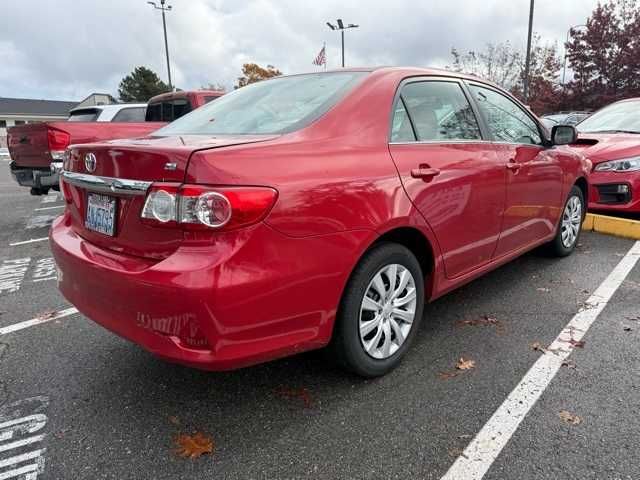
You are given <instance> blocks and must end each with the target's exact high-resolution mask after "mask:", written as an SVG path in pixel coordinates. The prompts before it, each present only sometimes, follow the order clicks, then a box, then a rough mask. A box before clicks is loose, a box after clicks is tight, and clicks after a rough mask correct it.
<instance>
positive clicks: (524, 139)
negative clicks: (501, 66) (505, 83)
mask: <svg viewBox="0 0 640 480" xmlns="http://www.w3.org/2000/svg"><path fill="white" fill-rule="evenodd" d="M470 89H471V92H472V93H473V95H474V96H475V98H476V101H477V102H478V107H479V108H480V110H481V111H482V113H483V114H484V116H485V118H486V120H487V124H488V127H489V130H490V131H491V134H492V135H493V137H494V139H495V140H496V141H499V142H507V143H525V144H532V145H541V144H542V137H541V136H540V131H539V130H538V125H537V124H536V122H534V121H533V119H532V118H531V117H530V116H529V115H527V114H526V113H525V111H524V110H523V109H522V108H520V107H519V106H518V105H517V104H516V103H515V102H513V101H512V100H510V99H508V98H507V97H505V96H504V95H501V94H500V93H498V92H495V91H493V90H490V89H488V88H484V87H479V86H477V85H470Z"/></svg>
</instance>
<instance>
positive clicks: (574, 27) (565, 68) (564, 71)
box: [562, 23, 586, 90]
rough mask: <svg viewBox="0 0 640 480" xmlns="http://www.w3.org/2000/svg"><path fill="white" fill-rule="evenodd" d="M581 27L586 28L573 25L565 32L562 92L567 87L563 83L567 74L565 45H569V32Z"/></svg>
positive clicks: (582, 25)
mask: <svg viewBox="0 0 640 480" xmlns="http://www.w3.org/2000/svg"><path fill="white" fill-rule="evenodd" d="M582 27H586V25H584V24H582V23H581V24H580V25H573V26H572V27H569V30H567V41H566V42H565V44H564V66H563V67H562V89H563V90H564V89H565V88H566V85H567V84H566V83H565V81H564V78H565V75H566V73H567V43H569V36H570V35H571V30H573V29H577V28H582Z"/></svg>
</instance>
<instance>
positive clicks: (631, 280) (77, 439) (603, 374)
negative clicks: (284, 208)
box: [0, 162, 640, 480]
mask: <svg viewBox="0 0 640 480" xmlns="http://www.w3.org/2000/svg"><path fill="white" fill-rule="evenodd" d="M61 205H62V202H61V201H60V198H59V197H58V196H57V195H55V194H52V195H49V196H46V197H32V196H29V195H28V192H27V191H26V190H24V189H20V188H18V187H17V186H16V185H14V184H13V182H12V181H11V179H10V178H9V175H8V168H7V164H6V163H5V162H0V212H1V213H0V219H1V220H0V479H8V478H12V479H13V478H19V479H35V478H38V479H187V478H188V479H191V478H194V479H195V478H202V479H204V478H225V479H235V478H278V479H293V478H307V477H308V478H372V479H373V478H375V479H378V478H380V479H388V478H399V479H405V478H426V479H439V478H442V477H443V476H445V474H446V473H447V471H448V470H449V469H450V468H451V467H452V465H453V464H454V462H456V461H458V462H462V464H464V461H465V460H469V455H468V450H465V449H466V448H467V446H468V445H469V444H470V443H472V442H473V441H474V437H476V435H478V433H479V432H484V431H487V430H486V426H487V425H491V420H490V419H491V418H492V415H493V414H494V412H496V410H497V409H499V407H501V405H503V402H505V399H507V398H508V397H509V396H510V393H511V392H512V390H514V388H515V387H516V386H517V385H519V383H520V382H521V381H522V380H523V377H525V375H527V372H528V371H529V369H530V368H531V367H532V366H533V365H534V364H536V362H537V361H538V360H539V359H540V358H542V357H544V356H547V355H556V354H557V352H556V351H552V350H553V349H552V348H551V347H549V348H547V346H549V345H550V344H551V343H552V342H553V341H554V339H556V338H557V337H558V335H559V334H560V333H561V332H562V331H563V329H564V328H565V326H567V324H569V322H570V321H572V319H573V318H575V316H576V315H580V313H579V312H584V311H589V309H590V308H592V307H593V305H591V304H590V303H589V302H587V300H588V299H589V298H590V297H591V296H592V295H593V293H594V291H596V289H597V288H598V287H599V286H600V285H601V284H602V283H603V282H604V281H605V279H607V277H608V276H609V275H610V273H611V272H612V271H613V270H614V268H616V266H617V265H618V264H619V262H621V261H626V262H627V264H628V265H629V267H630V268H629V272H628V273H627V272H625V274H624V275H618V276H617V277H616V278H617V284H616V287H617V289H614V290H615V292H613V296H612V297H611V299H610V301H609V302H608V303H607V304H606V305H604V303H602V304H601V306H602V305H604V308H603V309H602V311H601V312H600V313H599V315H597V318H595V319H592V320H593V323H592V324H590V328H588V330H586V329H584V330H585V331H580V332H578V333H576V338H581V339H580V340H579V341H575V342H573V343H571V346H572V347H573V350H572V352H571V354H570V355H569V356H568V358H566V360H563V362H562V365H561V366H560V368H559V370H558V372H557V374H556V375H555V376H553V375H552V376H551V378H550V383H549V384H548V385H547V384H544V385H543V386H542V387H540V388H539V392H538V393H541V396H540V399H539V400H538V401H537V402H536V403H535V404H534V405H533V406H532V408H531V409H530V410H528V411H527V412H526V416H523V417H522V418H520V419H519V420H518V422H519V421H520V420H521V423H519V425H516V427H517V428H516V429H515V431H514V432H513V433H512V435H509V436H508V438H506V437H505V435H504V434H503V432H499V434H498V436H500V435H502V437H503V438H502V440H501V441H502V442H503V447H504V448H502V447H501V448H500V449H499V450H498V451H497V452H495V455H493V457H495V458H493V457H492V456H491V455H489V457H486V456H485V457H484V458H482V459H479V460H475V459H472V460H473V461H476V462H478V464H482V465H483V468H484V469H485V470H486V475H485V476H484V478H487V479H496V480H497V479H638V478H640V450H639V449H638V432H640V375H639V373H640V350H639V349H638V345H639V340H640V301H639V300H638V298H639V296H640V266H639V265H638V264H635V260H637V258H635V259H633V262H631V263H629V262H630V259H631V257H633V255H631V257H630V254H628V252H629V251H630V249H631V248H632V247H634V242H633V241H630V240H623V239H618V238H613V237H607V236H601V235H598V234H585V235H583V237H582V239H581V241H580V244H579V247H578V250H577V252H576V253H575V254H574V255H572V256H570V257H568V258H565V259H561V260H557V259H550V258H546V257H545V256H543V255H541V254H540V253H538V252H533V253H531V254H528V255H526V256H524V257H522V258H520V259H518V260H517V261H515V262H513V263H511V264H509V265H507V266H505V267H503V268H501V269H499V270H497V271H495V272H493V273H491V274H489V275H487V276H485V277H483V278H481V279H479V280H477V281H475V282H473V283H471V284H469V285H467V286H466V287H463V288H461V289H459V290H457V291H455V292H453V293H451V294H449V295H447V296H446V297H444V298H442V299H440V300H438V301H436V302H435V303H433V304H431V305H428V306H427V308H426V311H425V316H426V318H425V322H424V323H423V326H422V329H421V331H420V333H419V336H418V338H417V341H416V343H415V344H414V346H413V348H412V350H411V351H410V353H409V354H408V356H407V358H406V360H405V361H404V362H403V363H402V365H401V366H400V367H399V368H398V369H397V370H396V371H394V372H393V373H391V374H390V375H387V376H386V377H384V378H381V379H377V380H373V381H365V380H362V379H360V378H357V377H354V376H351V375H348V374H345V373H344V372H342V371H340V370H336V369H335V368H333V367H332V366H331V365H330V364H329V363H328V362H327V361H326V360H325V358H324V357H323V356H322V355H321V354H320V353H313V352H312V353H308V354H303V355H299V356H297V357H292V358H288V359H285V360H280V361H276V362H272V363H269V364H265V365H260V366H256V367H252V368H248V369H244V370H239V371H236V372H227V373H206V372H200V371H196V370H190V369H187V368H184V367H180V366H175V365H171V364H167V363H165V362H163V361H160V360H158V359H156V358H154V357H153V356H151V355H150V354H148V353H146V352H145V351H143V350H142V349H140V348H139V347H137V346H135V345H133V344H130V343H128V342H127V341H125V340H122V339H120V338H118V337H116V336H114V335H112V334H111V333H109V332H107V331H105V330H103V329H102V328H101V327H98V326H97V325H94V324H93V323H92V322H90V321H88V320H87V319H86V318H84V317H82V316H81V315H79V314H73V315H67V316H64V317H61V318H58V319H49V317H55V313H54V312H59V311H64V309H67V308H69V307H70V305H69V304H68V303H67V302H66V301H65V300H64V299H63V298H62V296H61V295H60V294H59V293H58V292H57V288H56V277H55V275H56V273H55V268H54V265H53V263H52V261H51V254H50V251H49V247H48V242H47V241H46V240H39V239H42V238H45V237H46V236H47V230H48V225H49V224H50V222H51V220H52V219H53V218H55V216H57V215H58V214H60V213H61V211H62V208H60V207H61ZM29 240H36V241H33V242H31V243H22V242H26V241H29ZM634 248H636V247H634ZM637 256H638V255H635V257H637ZM614 276H615V275H614ZM614 280H615V279H614ZM618 284H619V286H618ZM607 285H608V284H607ZM605 290H606V289H605ZM602 291H604V290H602V289H601V290H598V292H602ZM32 319H36V321H35V322H32V323H34V324H35V325H31V324H24V323H22V322H25V321H28V320H32ZM40 322H42V323H40ZM29 325H30V326H29ZM18 328H19V329H18ZM581 335H584V337H581ZM571 339H572V340H573V337H571ZM461 358H462V359H464V360H465V361H467V366H472V368H469V369H467V370H458V369H456V363H457V362H459V360H460V359H461ZM469 360H471V361H472V362H473V363H472V364H470V363H469V362H468V361H469ZM193 432H202V433H203V434H204V435H205V436H207V437H210V438H211V440H212V442H213V446H214V451H213V453H212V454H207V455H203V456H201V457H199V458H194V459H191V458H182V457H180V456H179V455H178V454H177V453H176V451H175V439H176V437H177V436H178V435H180V434H191V433H193ZM476 438H477V437H476ZM493 440H495V439H493ZM473 470H474V469H473V468H471V469H469V468H465V469H462V471H463V472H467V473H455V472H453V473H451V472H450V474H449V476H448V477H447V478H450V479H453V478H460V479H467V478H469V479H470V478H476V477H474V476H473V475H474V474H473V473H472V471H473ZM29 475H31V476H29ZM478 478H479V477H478Z"/></svg>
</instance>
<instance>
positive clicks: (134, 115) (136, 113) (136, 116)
mask: <svg viewBox="0 0 640 480" xmlns="http://www.w3.org/2000/svg"><path fill="white" fill-rule="evenodd" d="M146 111H147V109H146V108H145V107H129V108H123V109H122V110H120V111H119V112H118V113H116V116H115V117H113V120H111V121H112V122H144V116H145V113H146Z"/></svg>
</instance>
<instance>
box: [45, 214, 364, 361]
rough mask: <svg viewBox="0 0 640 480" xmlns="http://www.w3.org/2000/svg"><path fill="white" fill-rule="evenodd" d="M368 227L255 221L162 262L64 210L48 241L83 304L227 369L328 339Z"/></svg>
mask: <svg viewBox="0 0 640 480" xmlns="http://www.w3.org/2000/svg"><path fill="white" fill-rule="evenodd" d="M369 236H371V232H366V231H360V232H345V233H341V234H334V235H327V236H322V237H311V238H305V239H294V238H290V237H287V236H285V235H282V234H280V233H279V232H277V231H275V230H273V229H272V228H271V227H269V226H267V225H265V224H258V225H256V226H254V227H251V228H248V229H243V230H238V231H234V232H228V233H221V234H220V236H219V238H218V239H217V240H216V242H215V243H214V244H212V245H207V246H190V247H186V246H185V247H181V248H179V249H178V250H176V251H175V252H174V253H173V254H172V255H170V256H169V257H168V258H166V259H164V260H162V261H155V260H147V259H141V258H138V257H132V256H127V255H123V254H121V253H116V252H113V251H109V250H104V249H101V248H99V247H96V246H95V245H93V244H91V243H89V242H87V241H86V240H84V239H83V238H82V237H80V236H79V235H78V234H77V233H75V231H74V230H73V229H72V228H71V227H70V226H69V221H68V217H67V216H66V215H65V216H63V217H60V218H59V219H57V220H56V221H55V222H54V224H53V226H52V228H51V233H50V242H51V248H52V251H53V255H54V256H55V259H56V262H57V264H58V267H59V269H60V279H59V288H60V290H61V292H62V293H63V295H64V296H65V297H66V298H67V299H68V300H69V301H70V302H71V303H72V304H73V305H75V306H76V307H77V308H78V310H79V311H80V312H81V313H83V314H84V315H86V316H87V317H88V318H90V319H92V320H94V321H95V322H97V323H99V324H100V325H102V326H104V327H106V328H107V329H109V330H111V331H113V332H115V333H116V334H118V335H120V336H122V337H124V338H127V339H129V340H131V341H133V342H135V343H137V344H139V345H141V346H142V347H144V348H145V349H147V350H149V351H151V352H152V353H154V354H155V355H158V356H160V357H163V358H165V359H168V360H171V361H174V362H177V363H181V364H185V365H189V366H193V367H197V368H202V369H206V370H227V369H233V368H239V367H243V366H247V365H251V364H255V363H260V362H264V361H267V360H272V359H275V358H278V357H282V356H286V355H291V354H293V353H297V352H300V351H304V350H309V349H313V348H319V347H321V346H323V345H325V344H326V343H327V342H328V341H329V339H330V337H331V331H332V328H333V323H334V318H335V313H336V309H337V306H338V303H339V299H340V296H341V293H342V290H343V288H344V285H345V283H346V281H347V278H348V275H349V273H350V272H351V269H352V267H353V265H354V264H355V262H356V260H357V252H358V250H359V248H360V245H362V243H363V241H364V240H366V239H367V237H369ZM354 254H356V255H355V256H354Z"/></svg>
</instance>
